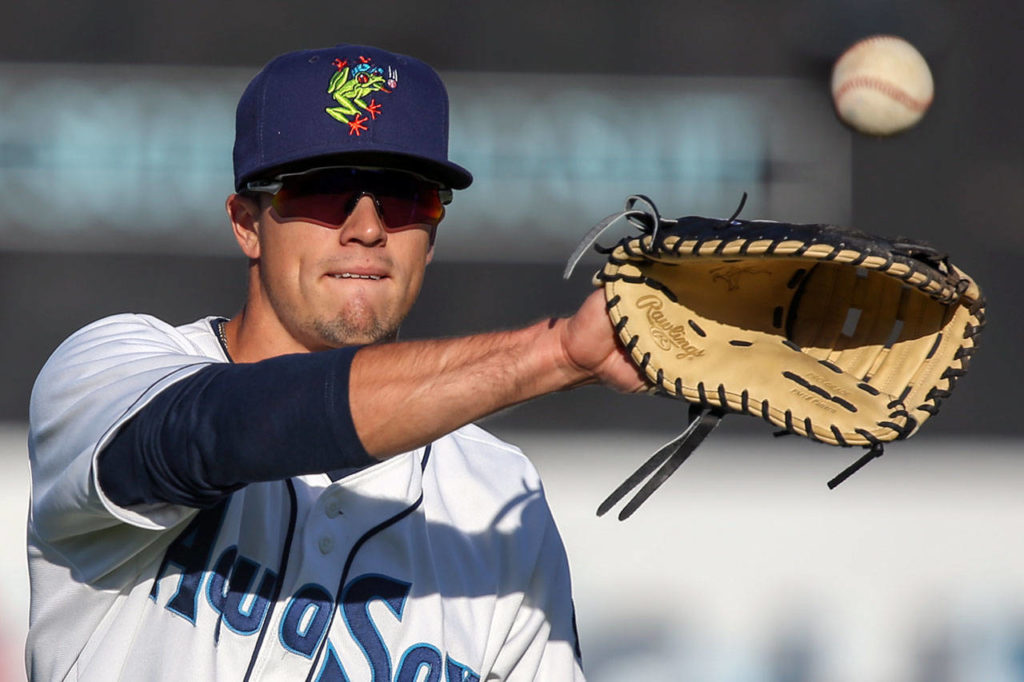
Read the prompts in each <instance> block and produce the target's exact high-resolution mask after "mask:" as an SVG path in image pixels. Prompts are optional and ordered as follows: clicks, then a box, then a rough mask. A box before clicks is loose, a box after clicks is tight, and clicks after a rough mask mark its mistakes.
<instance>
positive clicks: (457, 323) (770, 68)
mask: <svg viewBox="0 0 1024 682" xmlns="http://www.w3.org/2000/svg"><path fill="white" fill-rule="evenodd" d="M627 7H628V9H627ZM5 15H6V16H5V21H4V22H2V23H0V62H42V63H53V64H61V63H69V62H75V63H127V64H135V63H142V64H155V65H171V66H181V65H192V66H195V65H200V66H206V65H209V66H232V67H245V68H251V69H252V70H253V71H255V70H256V69H257V68H258V67H259V66H260V65H262V64H263V63H264V62H265V61H266V60H267V59H269V58H270V57H271V56H273V55H274V54H277V53H279V52H282V51H286V50H290V49H296V48H301V47H308V46H322V45H329V44H334V43H339V42H361V43H370V44H377V45H380V46H382V47H385V48H388V49H391V50H395V51H399V52H405V53H409V54H415V55H416V56H418V57H421V58H423V59H424V60H426V61H428V62H430V63H431V64H433V65H434V66H435V67H437V68H438V69H439V70H441V71H442V72H444V71H448V72H455V71H494V72H516V73H531V72H537V73H541V72H544V73H562V74H573V73H585V74H604V73H609V74H618V75H631V74H637V75H674V76H704V75H713V76H744V77H760V76H765V77H800V78H806V79H817V80H818V81H820V83H821V91H822V97H823V98H827V87H828V86H827V82H828V70H829V67H830V65H831V62H832V60H833V59H834V58H835V57H837V56H838V55H839V53H841V52H842V50H843V49H844V48H845V47H846V46H847V45H848V44H849V43H850V42H852V41H853V40H855V39H857V38H859V37H861V36H863V35H866V34H870V33H878V32H888V33H898V34H900V35H903V36H904V37H906V38H908V39H909V40H911V41H912V42H914V43H915V44H917V45H918V46H919V48H920V49H921V50H922V51H923V52H924V53H925V56H926V58H928V60H929V62H930V64H931V67H932V70H933V73H934V76H935V80H936V83H937V87H936V90H937V96H936V102H935V104H934V105H933V107H932V110H931V111H930V112H929V113H928V115H927V116H926V117H925V119H924V120H923V121H922V123H921V124H920V125H919V126H918V127H916V128H915V129H913V130H911V131H909V132H908V133H906V134H904V135H902V136H900V137H897V138H893V139H886V140H876V139H868V138H864V137H860V136H854V138H853V140H852V145H853V154H852V169H851V177H852V222H853V224H854V225H855V226H857V227H858V228H860V229H863V230H866V231H871V232H879V233H882V234H890V235H891V234H906V235H910V236H915V237H921V238H926V239H928V240H930V241H932V242H933V243H935V244H936V245H938V246H940V247H941V248H944V249H947V250H948V251H950V252H951V253H953V254H955V256H956V261H957V262H958V264H959V265H961V266H962V267H963V268H964V269H965V270H966V271H968V272H970V273H971V274H972V275H974V276H975V277H976V279H978V281H979V282H980V283H981V285H982V287H983V289H984V291H985V292H986V294H987V296H988V299H989V308H990V323H989V326H988V329H987V330H986V334H985V335H984V336H983V338H982V344H983V349H982V352H980V353H979V355H978V359H977V361H976V364H975V366H974V367H973V368H972V371H971V375H970V376H969V377H968V378H967V379H965V380H964V381H963V382H962V384H961V385H960V387H959V389H958V392H957V394H956V395H954V396H953V397H952V398H951V399H950V401H949V403H948V404H947V406H946V408H945V409H944V412H943V414H942V415H941V416H940V417H939V418H938V419H936V420H934V421H933V422H931V424H932V425H931V426H930V427H929V429H930V430H931V431H932V432H933V433H935V432H940V431H957V432H985V433H989V434H1006V435H1019V434H1020V433H1021V431H1022V429H1021V427H1020V426H1018V424H1017V421H1015V420H1014V419H1013V418H1012V417H1011V416H1010V414H1009V412H1010V405H1011V404H1012V403H1011V402H1010V401H1009V400H1007V398H1009V397H1010V395H1011V392H1010V391H1011V387H1016V386H1018V385H1019V384H1020V383H1022V379H1024V370H1022V369H1021V368H1020V367H1018V366H1015V365H1010V364H1009V363H1007V365H1004V364H1003V363H1004V362H1005V359H1006V358H1009V357H1011V355H1010V353H1011V351H1012V350H1016V348H1017V346H1018V345H1019V343H1020V341H1021V340H1022V323H1021V321H1020V316H1018V315H1016V314H1014V313H1012V307H1011V306H1010V305H1009V303H1010V302H1011V301H1012V300H1016V296H1017V293H1018V288H1019V285H1017V284H1016V281H1017V280H1016V278H1015V275H1016V272H1015V270H1017V269H1019V268H1020V265H1019V264H1018V261H1019V260H1020V256H1021V255H1022V252H1024V234H1022V233H1021V231H1020V229H1019V228H1018V227H1017V226H1016V225H1015V224H1014V219H1015V218H1016V217H1017V216H1019V215H1021V214H1022V213H1024V210H1022V209H1024V193H1022V192H1021V191H1020V188H1021V187H1022V186H1024V162H1022V161H1024V160H1022V150H1024V132H1022V130H1021V126H1020V125H1019V124H1018V123H1017V121H1016V120H1015V119H1016V118H1018V116H1019V114H1018V112H1019V111H1021V110H1022V105H1024V91H1022V89H1021V88H1019V87H1018V84H1017V83H1016V82H1015V81H1014V80H1011V79H1014V78H1015V74H1016V71H1017V68H1016V67H1017V64H1019V62H1020V58H1019V51H1020V48H1019V46H1020V45H1021V44H1022V43H1024V41H1022V38H1024V4H1022V3H1018V2H990V3H971V4H966V3H960V4H956V5H954V4H953V3H951V2H939V1H936V2H909V1H904V2H898V1H893V2H884V3H883V2H879V1H878V0H872V1H867V0H865V1H862V2H854V1H853V0H822V1H821V2H796V1H795V0H793V1H787V2H759V1H756V0H747V1H743V2H720V3H703V2H694V1H685V2H680V1H671V2H670V1H668V0H658V1H655V2H643V3H629V4H626V5H624V4H622V3H619V2H612V1H611V0H600V1H597V2H594V1H587V2H581V1H579V0H571V1H568V2H562V3H543V4H542V3H484V2H475V3H469V2H467V3H436V4H431V3H420V2H412V1H410V0H402V1H400V2H384V3H376V4H374V5H372V6H365V7H359V6H355V5H352V4H351V3H327V2H320V1H315V0H314V1H311V2H304V3H293V4H289V5H282V4H280V3H272V2H267V1H266V0H253V1H250V2H247V3H245V4H242V3H237V2H219V3H218V2H204V3H200V2H192V1H191V0H187V1H183V2H176V3H139V2H134V1H132V2H129V1H128V0H105V1H104V2H102V3H101V2H72V3H70V4H69V3H65V2H56V1H55V0H43V1H41V2H35V3H25V4H18V5H15V6H13V7H9V8H8V9H7V12H6V13H5ZM40 36H45V40H42V39H40ZM54 97H55V103H59V101H60V93H54ZM623 98H624V101H625V102H626V105H627V106H629V105H630V104H632V105H633V106H636V107H643V106H644V97H643V93H642V92H635V93H634V92H624V93H623ZM837 125H838V124H837ZM851 135H852V134H851ZM4 153H5V150H3V149H0V163H3V162H4V159H3V154H4ZM470 170H472V168H471V169H470ZM53 190H54V192H60V188H59V187H54V188H53ZM155 199H156V201H157V202H158V203H160V204H164V203H165V202H174V201H179V200H182V199H184V198H183V197H169V196H160V197H156V198H155ZM777 217H779V218H784V217H785V216H777ZM211 229H222V230H226V229H227V228H226V224H225V225H214V226H211ZM993 245H994V246H993ZM243 279H244V263H243V262H242V261H241V259H240V258H228V257H222V256H216V257H214V256H206V257H189V256H154V255H141V256H133V255H124V254H120V255H110V254H84V253H76V254H72V253H63V254H61V253H42V252H34V251H33V252H27V251H20V252H14V251H11V252H0V284H2V287H3V289H2V290H3V292H4V296H3V299H2V302H0V328H2V330H3V334H2V335H0V356H2V357H3V368H2V375H3V377H4V379H5V381H4V389H3V390H2V391H0V420H23V419H25V418H26V416H27V403H28V392H29V389H30V387H31V382H32V380H33V378H34V375H35V373H36V372H37V371H38V369H39V367H40V366H41V364H42V363H43V362H44V361H45V358H46V357H47V355H48V354H49V352H50V351H51V350H52V349H53V347H54V346H55V345H56V344H57V343H59V341H60V340H61V339H62V338H64V337H65V336H66V335H67V334H69V333H70V332H71V331H73V330H74V329H76V328H78V327H79V326H81V325H82V324H85V323H87V322H89V321H91V320H93V319H96V318H98V317H100V316H103V315H105V314H109V313H114V312H121V311H126V310H132V311H139V312H149V313H152V314H155V315H157V316H160V317H163V318H164V319H167V320H169V321H172V322H177V323H183V322H186V321H190V320H192V319H195V318H196V317H198V316H200V315H203V314H211V313H223V314H230V313H232V312H233V311H234V310H236V309H237V307H238V305H239V303H240V301H241V296H242V295H243V292H244V281H243ZM584 280H585V278H578V279H577V280H576V281H573V282H571V283H569V284H565V283H563V282H561V280H560V272H559V268H557V267H552V266H546V265H545V266H541V265H523V266H517V265H516V264H511V263H503V264H500V265H499V264H495V265H489V264H487V263H445V262H439V263H435V264H434V265H433V266H432V267H431V274H430V276H429V277H428V279H427V284H426V287H425V290H424V295H423V299H422V300H421V304H420V306H419V307H418V308H416V310H415V311H414V314H413V316H412V318H411V319H410V320H409V323H408V324H407V326H406V330H405V333H406V336H409V337H415V336H428V335H437V334H445V335H448V334H455V333H460V332H467V331H474V330H482V329H488V328H493V327H501V326H510V325H515V324H518V323H522V322H527V321H529V320H532V319H536V318H538V317H540V316H543V315H547V314H552V313H564V312H568V311H570V310H572V308H573V305H574V302H575V301H577V300H579V298H580V296H581V295H582V294H583V293H584V292H585V291H586V290H587V288H588V285H587V283H586V282H585V281H584ZM510 292H515V293H514V294H512V293H510ZM542 302H543V303H542ZM464 311H472V313H471V314H469V315H467V314H466V313H465V312H464ZM611 414H617V415H620V416H621V417H622V421H621V422H620V421H619V420H618V419H617V420H616V423H630V424H634V425H636V426H637V427H639V428H644V427H656V428H669V429H670V428H672V424H673V420H674V419H678V421H679V422H681V421H682V419H683V416H682V415H683V411H682V410H681V409H680V408H679V406H678V405H674V404H670V403H669V402H668V401H662V400H654V399H650V400H638V399H635V398H626V397H622V396H615V395H611V394H608V393H607V392H604V391H602V390H597V389H588V390H584V391H578V392H575V393H572V394H566V395H558V396H551V397H548V398H545V399H543V400H541V401H537V402H536V403H533V404H530V405H525V406H522V407H519V408H517V409H515V410H512V411H510V412H508V413H506V414H503V415H499V416H498V417H496V418H495V421H496V422H497V423H501V424H508V425H512V426H521V425H527V424H529V425H531V426H535V427H548V428H580V429H598V428H602V427H603V426H607V425H609V424H611V423H612V422H611V420H610V419H609V418H608V417H609V415H611ZM676 415H678V417H676ZM742 421H748V422H754V420H742ZM748 428H764V427H763V426H762V425H760V424H753V425H752V426H749V427H748Z"/></svg>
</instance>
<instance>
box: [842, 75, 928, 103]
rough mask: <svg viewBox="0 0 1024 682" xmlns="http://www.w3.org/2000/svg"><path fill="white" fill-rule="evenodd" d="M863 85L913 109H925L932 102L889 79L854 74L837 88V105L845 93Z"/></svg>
mask: <svg viewBox="0 0 1024 682" xmlns="http://www.w3.org/2000/svg"><path fill="white" fill-rule="evenodd" d="M861 87H864V88H868V89H870V90H877V91H878V92H881V93H882V94H883V95H887V96H888V97H891V98H892V99H894V100H896V101H897V102H899V103H900V104H902V105H903V106H905V107H907V108H908V109H911V110H912V111H924V110H925V109H927V108H928V106H929V105H930V104H931V103H932V100H931V98H930V97H929V98H928V99H927V100H919V99H916V98H914V97H911V96H910V95H908V94H907V92H906V91H905V90H903V89H902V88H900V87H899V86H896V85H893V84H892V83H890V82H889V81H886V80H883V79H881V78H877V77H875V76H854V77H852V78H849V79H847V80H845V81H843V84H842V85H841V86H839V88H838V89H836V106H839V101H840V100H841V99H842V98H843V95H845V94H846V93H847V92H849V91H850V90H853V89H854V88H861Z"/></svg>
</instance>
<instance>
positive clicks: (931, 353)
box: [565, 195, 985, 519]
mask: <svg viewBox="0 0 1024 682" xmlns="http://www.w3.org/2000/svg"><path fill="white" fill-rule="evenodd" d="M744 199H746V195H744ZM740 208H742V203H741V204H740ZM738 214H739V209H737V211H736V214H734V215H733V217H732V218H729V219H727V220H723V219H717V218H701V217H686V218H679V219H677V220H667V219H664V218H661V217H660V216H659V215H658V212H657V209H656V208H655V207H654V204H653V203H651V201H650V199H648V198H647V197H644V196H640V195H635V196H631V197H630V198H629V199H628V200H627V201H626V210H625V211H623V212H621V213H617V214H614V215H612V216H609V217H608V218H606V219H605V220H604V221H602V222H601V223H600V224H599V225H598V226H597V227H595V228H594V230H592V231H591V233H590V235H588V237H587V238H585V239H584V241H583V243H581V244H580V246H579V247H578V248H577V250H576V253H575V254H573V257H572V258H571V259H570V262H569V265H568V266H567V268H566V272H565V276H566V277H568V276H569V274H570V273H571V272H572V268H573V267H574V266H575V264H576V262H577V261H578V260H579V258H580V256H582V254H583V253H584V252H585V251H586V250H587V249H588V248H589V247H590V245H591V244H592V243H593V242H594V240H596V239H597V237H598V236H599V235H600V233H601V232H602V231H603V230H604V229H606V228H607V227H609V226H610V225H611V224H612V223H614V222H616V221H617V220H619V219H620V218H626V219H627V220H628V221H629V222H630V223H631V224H633V225H634V226H635V227H637V228H639V230H640V233H639V234H637V235H634V236H630V237H625V238H623V239H621V240H620V241H619V242H618V244H616V245H615V246H614V247H612V248H609V249H604V248H601V247H596V248H597V250H598V251H599V252H600V253H603V254H606V255H607V259H608V260H607V263H606V264H605V265H604V267H603V268H602V269H601V270H600V271H599V272H598V273H597V274H596V275H595V277H594V283H595V285H596V286H601V287H604V291H605V296H606V299H607V302H608V314H609V315H610V317H611V321H612V324H613V325H614V327H615V330H616V332H617V333H618V336H619V338H620V339H621V341H622V343H623V344H624V346H625V348H626V350H627V351H628V352H629V354H630V356H631V357H632V359H633V361H634V362H636V364H637V366H638V367H640V369H641V370H642V371H643V372H644V373H645V374H646V377H647V379H648V381H649V382H650V385H651V391H652V392H655V393H660V394H664V395H668V396H673V397H676V398H681V399H683V400H686V401H687V402H689V403H690V425H689V427H688V428H687V429H686V431H685V432H684V433H683V434H682V435H681V436H680V437H679V438H677V439H676V440H674V441H673V442H672V443H669V444H668V445H666V446H665V447H663V448H662V449H661V450H659V451H658V453H656V454H655V455H654V456H653V457H651V459H650V460H648V462H647V463H645V464H644V465H643V466H642V467H641V468H640V469H639V470H638V471H637V472H636V473H635V474H633V476H631V477H630V478H629V479H628V480H627V481H626V482H625V483H623V484H622V486H620V487H619V488H618V489H617V490H616V491H615V492H614V493H612V495H611V496H610V497H609V498H608V499H607V500H605V502H604V503H603V504H602V505H601V507H600V508H599V509H598V515H601V514H603V513H605V512H606V511H608V509H610V508H611V507H612V506H613V505H614V504H615V503H616V502H618V501H619V500H620V499H621V498H622V497H623V496H625V494H626V493H628V492H629V491H630V490H632V489H633V488H634V487H635V486H637V485H638V484H639V483H640V482H642V481H644V480H645V479H647V477H648V476H650V475H651V474H652V473H654V472H655V470H658V471H657V473H654V476H653V477H652V478H651V479H650V480H649V481H647V483H646V485H645V486H644V488H642V489H641V490H640V492H639V493H638V494H637V495H636V497H634V498H633V499H632V500H631V501H630V502H629V504H627V505H626V506H625V508H624V509H623V510H622V512H621V513H620V514H619V518H620V519H625V518H626V517H628V516H629V515H630V514H632V513H633V511H635V510H636V508H637V507H639V506H640V504H641V503H642V502H643V501H644V500H646V499H647V497H649V496H650V494H651V493H652V492H654V490H655V489H657V487H658V486H659V485H661V483H663V482H664V481H665V479H667V478H668V477H669V476H670V475H671V474H672V472H674V471H675V469H676V468H677V467H678V466H679V465H680V464H681V463H682V462H683V460H685V459H686V457H687V456H689V454H690V453H691V452H693V450H694V449H695V448H696V447H697V445H699V444H700V442H701V441H702V440H703V439H704V437H705V436H707V435H708V433H710V432H711V431H712V430H713V429H714V428H715V426H717V424H718V422H719V420H720V419H721V417H722V416H724V415H725V414H726V413H729V412H738V413H745V414H751V415H754V416H758V417H761V418H763V419H765V420H767V421H769V422H771V423H772V424H774V425H776V426H778V427H780V428H781V429H782V430H783V431H782V432H783V433H795V434H798V435H800V436H804V437H806V438H810V439H812V440H815V441H820V442H823V443H829V444H831V445H840V446H863V447H865V448H867V452H866V454H865V455H864V456H863V457H861V458H860V459H859V460H858V461H857V462H855V463H854V464H853V465H851V466H850V467H849V468H848V469H847V470H846V471H844V472H843V473H841V474H840V475H839V476H837V477H836V478H835V479H833V480H832V481H830V482H829V487H835V486H836V485H838V484H839V483H840V482H842V481H843V480H844V479H845V478H846V477H848V476H849V475H850V474H852V473H853V472H854V471H856V470H857V469H858V468H860V467H861V466H863V465H864V464H865V463H866V462H868V461H869V460H871V459H872V458H874V457H878V456H879V455H881V454H882V444H883V443H885V442H888V441H892V440H900V439H903V438H908V437H909V436H911V435H913V434H914V433H915V432H916V431H917V430H918V429H919V428H920V427H921V424H923V423H924V422H925V420H927V419H928V418H929V417H930V416H932V415H934V414H935V413H936V412H937V411H938V407H939V403H940V402H941V401H942V400H943V399H944V398H946V397H947V396H949V394H950V392H951V391H952V390H953V387H954V386H955V385H956V382H957V380H958V379H959V378H960V377H961V376H963V375H964V373H965V372H966V370H967V365H968V363H969V361H970V358H971V356H972V355H973V354H974V351H975V347H976V344H977V335H978V333H979V332H980V331H981V328H982V326H983V324H984V320H985V313H984V305H985V304H984V299H983V298H982V296H981V292H980V290H979V289H978V286H977V285H976V284H975V283H974V281H973V280H972V279H971V278H970V277H968V276H967V275H966V274H965V273H964V272H963V271H961V270H959V269H958V268H956V267H955V266H954V265H952V264H951V263H950V262H949V259H948V258H947V256H946V255H945V254H942V253H940V252H938V251H936V250H935V249H934V248H932V247H930V246H927V245H925V244H922V243H918V242H913V241H909V240H906V239H892V240H889V239H884V238H882V237H876V236H873V235H868V234H865V233H862V232H858V231H855V230H852V229H847V228H841V227H835V226H833V225H794V224H789V223H780V222H771V221H760V220H749V221H748V220H736V215H738ZM659 467H660V468H659Z"/></svg>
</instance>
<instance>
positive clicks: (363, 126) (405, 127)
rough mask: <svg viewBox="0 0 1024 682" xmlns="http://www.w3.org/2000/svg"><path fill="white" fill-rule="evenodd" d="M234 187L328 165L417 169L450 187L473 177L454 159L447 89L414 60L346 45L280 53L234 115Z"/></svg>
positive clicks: (258, 76) (251, 86)
mask: <svg viewBox="0 0 1024 682" xmlns="http://www.w3.org/2000/svg"><path fill="white" fill-rule="evenodd" d="M234 164H235V190H236V191H241V190H243V189H245V188H246V185H247V184H248V183H249V182H253V181H257V182H261V181H270V180H273V179H274V178H275V177H276V176H277V175H279V174H282V173H294V172H302V171H305V170H311V169H314V168H319V167H329V166H368V167H374V168H391V169H396V170H404V171H410V172H413V173H417V174H419V175H422V176H423V177H425V178H427V179H429V180H434V181H436V182H439V183H441V184H443V185H444V186H446V187H449V188H452V189H464V188H466V187H468V186H469V185H470V183H471V182H473V176H472V175H470V173H469V171H467V170H466V169H465V168H463V167H462V166H459V165H457V164H455V163H452V162H451V161H449V160H448V92H447V90H445V87H444V83H442V82H441V78H440V76H438V75H437V73H436V72H435V71H434V70H433V69H432V68H430V67H429V66H428V65H426V64H425V63H423V62H421V61H420V60H418V59H415V58H413V57H407V56H405V55H401V54H394V53H391V52H387V51H385V50H381V49H378V48H375V47H369V46H364V45H338V46H336V47H329V48H324V49H318V50H302V51H299V52H289V53H288V54H284V55H281V56H279V57H276V58H275V59H273V60H271V61H270V62H269V63H267V65H266V66H264V67H263V69H262V70H261V71H260V72H259V73H258V74H256V76H255V77H254V78H253V79H252V81H251V82H250V83H249V85H248V87H246V89H245V92H244V93H242V97H241V99H240V100H239V101H238V109H237V111H236V115H235V148H234Z"/></svg>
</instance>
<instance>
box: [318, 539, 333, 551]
mask: <svg viewBox="0 0 1024 682" xmlns="http://www.w3.org/2000/svg"><path fill="white" fill-rule="evenodd" d="M317 546H318V547H319V548H320V553H321V554H330V553H331V550H332V549H334V538H332V537H331V536H330V535H325V536H323V537H322V538H320V541H319V542H318V543H317Z"/></svg>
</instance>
